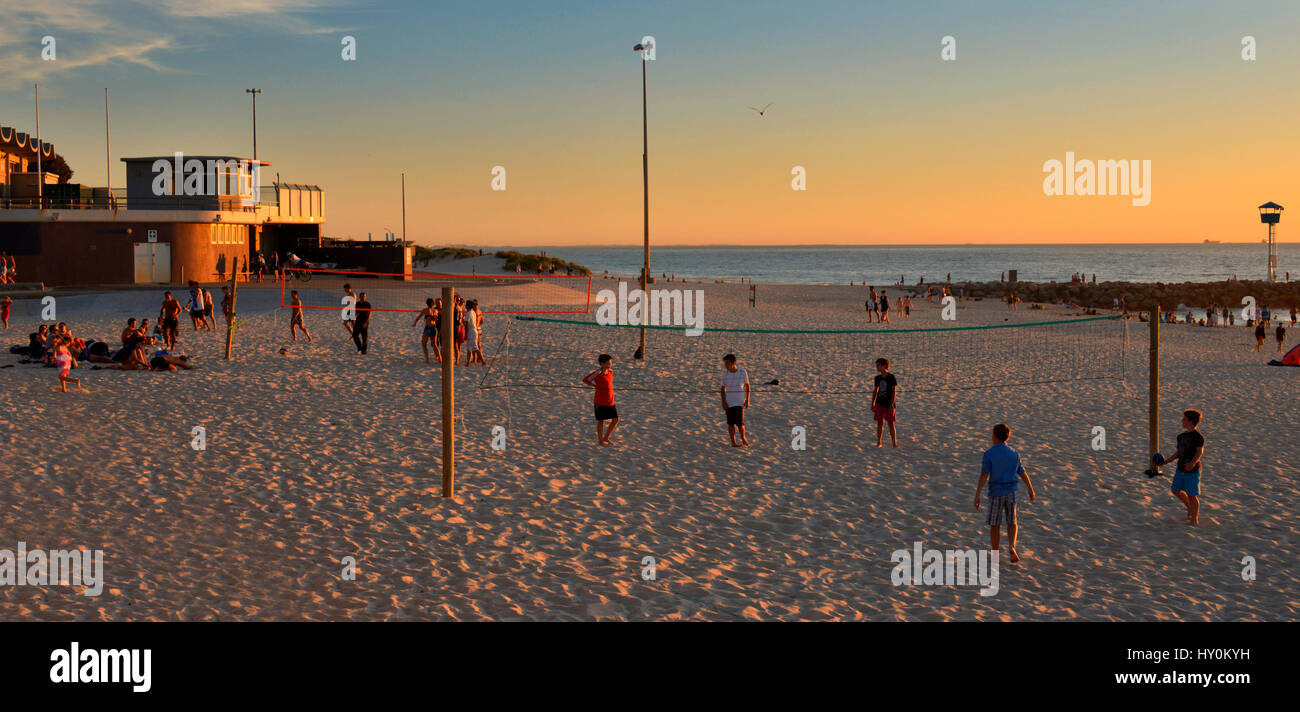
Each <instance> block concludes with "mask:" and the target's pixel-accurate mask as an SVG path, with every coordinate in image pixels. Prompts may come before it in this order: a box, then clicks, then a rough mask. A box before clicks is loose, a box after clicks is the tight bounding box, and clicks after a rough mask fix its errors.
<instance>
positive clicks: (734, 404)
mask: <svg viewBox="0 0 1300 712" xmlns="http://www.w3.org/2000/svg"><path fill="white" fill-rule="evenodd" d="M722 365H723V367H724V370H723V372H722V390H721V391H719V393H720V394H721V395H722V409H723V410H724V411H726V413H727V435H729V436H730V437H731V446H732V447H749V438H747V437H745V409H746V408H748V407H749V373H748V372H747V371H745V369H743V368H738V367H737V366H736V355H735V354H727V355H726V356H723V357H722ZM737 431H739V432H740V443H739V444H737V443H736V432H737Z"/></svg>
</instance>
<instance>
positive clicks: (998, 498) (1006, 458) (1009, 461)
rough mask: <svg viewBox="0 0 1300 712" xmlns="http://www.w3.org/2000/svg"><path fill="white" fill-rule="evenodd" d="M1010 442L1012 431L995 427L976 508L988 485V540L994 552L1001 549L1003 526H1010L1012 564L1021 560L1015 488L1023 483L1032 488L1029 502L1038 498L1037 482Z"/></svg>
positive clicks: (1006, 427)
mask: <svg viewBox="0 0 1300 712" xmlns="http://www.w3.org/2000/svg"><path fill="white" fill-rule="evenodd" d="M1010 439H1011V428H1010V427H1008V426H1007V425H1006V424H1005V423H998V424H997V425H995V426H993V447H991V448H989V449H988V450H985V451H984V460H983V462H982V463H981V464H980V480H979V484H977V485H975V509H979V508H980V490H981V489H983V488H984V483H985V482H988V483H989V516H988V519H987V520H986V521H987V523H988V525H989V527H990V529H989V541H990V543H991V544H992V547H993V550H994V551H999V550H1001V536H1000V535H1001V531H1000V530H999V527H1000V526H1002V525H1003V524H1005V525H1006V527H1007V544H1008V548H1009V550H1010V551H1009V553H1010V561H1011V563H1013V564H1014V563H1016V562H1018V561H1020V554H1018V553H1017V552H1016V537H1017V536H1018V535H1019V533H1020V531H1019V526H1018V523H1017V521H1016V488H1017V487H1018V486H1019V484H1020V480H1024V482H1025V487H1027V488H1028V489H1029V501H1030V502H1032V501H1034V499H1036V497H1037V495H1036V494H1035V492H1034V483H1033V482H1031V481H1030V480H1029V475H1028V474H1026V473H1025V467H1024V465H1023V464H1022V463H1021V462H1020V453H1018V452H1016V451H1015V450H1013V449H1011V447H1009V446H1008V445H1007V440H1010Z"/></svg>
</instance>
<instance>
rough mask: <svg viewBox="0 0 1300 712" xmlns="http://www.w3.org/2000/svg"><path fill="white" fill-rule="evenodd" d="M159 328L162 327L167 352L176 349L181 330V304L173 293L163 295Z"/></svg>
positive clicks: (159, 313) (159, 314)
mask: <svg viewBox="0 0 1300 712" xmlns="http://www.w3.org/2000/svg"><path fill="white" fill-rule="evenodd" d="M158 322H159V326H160V327H162V337H163V343H165V344H167V350H168V351H171V350H172V349H174V348H176V338H177V336H178V335H179V333H180V330H181V303H180V302H178V301H176V298H175V297H173V296H172V293H171V292H164V293H163V303H162V309H161V310H159V312H158Z"/></svg>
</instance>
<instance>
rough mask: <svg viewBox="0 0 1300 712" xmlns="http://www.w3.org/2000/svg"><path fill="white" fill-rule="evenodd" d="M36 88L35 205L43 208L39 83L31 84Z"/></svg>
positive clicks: (43, 146)
mask: <svg viewBox="0 0 1300 712" xmlns="http://www.w3.org/2000/svg"><path fill="white" fill-rule="evenodd" d="M32 87H33V88H35V90H36V207H37V209H39V210H44V209H45V169H44V168H43V167H41V153H42V151H43V149H44V148H45V145H44V144H43V143H41V85H40V84H33V85H32Z"/></svg>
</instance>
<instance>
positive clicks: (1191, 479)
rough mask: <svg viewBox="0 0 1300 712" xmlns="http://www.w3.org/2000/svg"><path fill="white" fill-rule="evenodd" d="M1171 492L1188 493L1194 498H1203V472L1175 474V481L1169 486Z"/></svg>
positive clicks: (1180, 471)
mask: <svg viewBox="0 0 1300 712" xmlns="http://www.w3.org/2000/svg"><path fill="white" fill-rule="evenodd" d="M1169 491H1170V492H1186V493H1187V494H1189V495H1191V496H1193V497H1200V496H1201V471H1200V470H1197V471H1196V472H1183V471H1182V470H1179V471H1178V472H1176V473H1174V481H1173V482H1172V483H1171V484H1170V485H1169Z"/></svg>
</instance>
